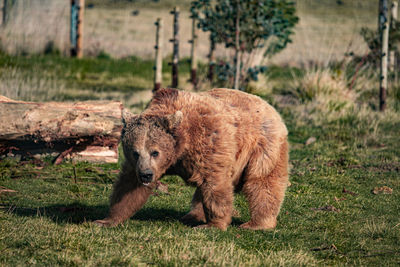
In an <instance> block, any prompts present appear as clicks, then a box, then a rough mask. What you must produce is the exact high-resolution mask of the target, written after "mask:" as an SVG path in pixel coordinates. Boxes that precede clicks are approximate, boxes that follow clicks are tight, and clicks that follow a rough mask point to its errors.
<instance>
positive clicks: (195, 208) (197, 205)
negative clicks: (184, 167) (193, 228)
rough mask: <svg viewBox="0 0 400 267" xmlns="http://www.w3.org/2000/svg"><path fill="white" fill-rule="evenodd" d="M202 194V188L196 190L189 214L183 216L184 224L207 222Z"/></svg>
mask: <svg viewBox="0 0 400 267" xmlns="http://www.w3.org/2000/svg"><path fill="white" fill-rule="evenodd" d="M202 199H203V198H202V196H201V192H200V189H199V188H197V189H196V192H194V195H193V199H192V207H191V210H190V212H189V213H188V214H186V215H185V216H183V217H182V218H181V221H182V222H183V223H184V224H189V225H190V224H193V223H198V222H203V223H205V222H206V217H205V215H204V208H203V202H202Z"/></svg>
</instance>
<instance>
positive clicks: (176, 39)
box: [170, 7, 179, 88]
mask: <svg viewBox="0 0 400 267" xmlns="http://www.w3.org/2000/svg"><path fill="white" fill-rule="evenodd" d="M171 14H172V15H174V25H173V29H174V36H173V39H171V40H170V42H172V43H173V55H172V85H171V86H172V87H173V88H177V87H178V64H179V7H175V8H174V10H172V11H171Z"/></svg>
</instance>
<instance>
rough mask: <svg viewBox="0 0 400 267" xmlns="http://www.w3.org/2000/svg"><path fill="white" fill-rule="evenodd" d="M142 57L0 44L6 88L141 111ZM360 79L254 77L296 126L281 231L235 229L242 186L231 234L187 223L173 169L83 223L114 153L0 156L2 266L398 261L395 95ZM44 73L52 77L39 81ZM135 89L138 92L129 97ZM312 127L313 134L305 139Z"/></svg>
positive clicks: (99, 201)
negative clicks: (72, 159) (23, 51)
mask: <svg viewBox="0 0 400 267" xmlns="http://www.w3.org/2000/svg"><path fill="white" fill-rule="evenodd" d="M150 69H151V62H149V61H146V60H141V59H138V58H130V59H124V60H114V59H108V58H91V59H83V60H76V59H68V58H63V57H60V56H56V55H48V56H17V57H15V56H8V55H5V54H1V55H0V73H1V75H0V78H1V81H2V82H1V86H3V88H2V90H3V91H1V94H4V90H6V89H7V88H8V89H10V90H11V89H12V88H16V87H17V86H20V87H18V88H20V95H19V96H17V97H16V98H20V99H21V98H24V99H26V100H30V98H33V99H34V100H84V99H96V98H102V99H103V98H105V99H120V100H122V101H124V103H125V105H126V106H128V107H129V108H131V109H134V110H135V109H136V110H137V111H138V110H141V109H143V107H144V104H145V103H146V100H145V99H144V98H142V97H139V96H137V95H138V93H139V92H146V90H144V88H147V87H151V79H152V72H151V70H150ZM39 70H40V71H39ZM186 70H187V68H186ZM13 73H14V74H13ZM363 79H364V78H362V77H361V76H360V78H359V79H357V84H356V85H355V87H354V88H355V89H354V92H353V94H351V93H349V92H347V91H346V90H347V83H346V82H348V79H347V78H346V76H345V75H341V74H339V72H338V71H335V70H330V69H327V70H317V71H314V72H307V71H304V70H301V69H295V68H281V67H271V68H270V69H269V70H268V73H267V76H266V78H265V80H266V81H265V83H266V84H264V86H260V87H257V88H256V87H255V88H254V89H253V93H255V94H258V95H260V96H262V97H263V98H265V99H267V100H268V101H269V102H270V103H272V104H273V105H274V106H275V107H277V109H278V110H279V111H280V112H281V114H282V116H283V118H284V120H285V121H286V123H287V126H288V129H289V133H290V134H289V140H290V144H291V151H290V164H291V175H290V181H291V186H290V187H288V191H287V194H286V199H285V202H284V204H283V207H282V210H281V213H280V215H279V219H278V220H279V223H278V226H277V228H276V229H275V230H272V231H248V230H240V229H239V228H238V225H239V224H240V223H242V222H245V221H247V220H248V219H249V212H248V209H247V205H246V202H245V199H244V197H243V196H242V195H240V194H239V195H237V196H236V199H235V207H236V209H237V210H238V211H239V213H240V215H239V216H238V217H236V218H234V220H233V223H232V226H230V227H229V228H228V230H227V231H226V232H221V231H219V230H216V229H202V230H199V229H193V228H191V227H189V226H186V225H183V224H181V223H180V222H179V218H180V217H181V216H183V215H184V214H185V213H186V212H187V211H188V210H189V207H190V200H191V195H192V194H193V188H190V187H187V186H185V185H184V183H183V181H182V180H181V179H180V178H179V177H175V176H169V177H166V178H165V179H164V180H163V183H165V184H167V186H168V192H167V193H166V192H165V190H164V191H162V192H161V191H160V192H155V194H154V196H152V197H151V199H150V200H149V202H148V203H147V204H146V205H145V207H144V208H143V209H142V210H141V211H139V212H138V213H137V214H136V215H135V216H134V217H133V218H132V219H131V220H129V221H128V222H126V223H125V224H123V225H121V226H119V227H117V228H112V229H104V228H98V227H97V226H95V225H93V224H92V223H91V221H93V220H95V219H99V218H103V217H104V216H105V215H106V214H107V210H108V197H109V194H110V192H111V187H112V183H113V181H114V180H115V179H116V178H117V175H118V169H119V164H105V165H101V164H100V165H94V164H87V163H75V164H73V163H68V162H67V163H63V164H61V165H59V166H54V165H53V164H52V163H51V159H45V160H33V161H32V160H30V161H29V160H25V159H12V158H3V159H1V160H0V186H1V187H0V265H2V266H21V265H41V266H42V265H49V266H53V265H69V266H70V265H74V266H75V265H80V266H81V265H85V266H98V265H123V266H125V265H161V266H181V265H193V266H197V265H207V266H221V265H222V266H231V265H235V266H257V265H258V266H261V265H262V266H298V265H300V266H320V265H340V266H341V265H363V266H364V265H369V266H376V265H383V266H395V265H398V264H400V261H399V259H400V250H399V247H400V218H399V214H400V205H399V197H400V164H399V162H400V160H399V155H400V135H399V134H398V133H399V131H400V113H399V110H400V108H399V105H398V103H399V102H400V101H399V100H400V93H399V90H398V89H396V90H397V91H396V90H392V91H391V92H390V94H389V101H388V111H387V112H385V113H383V114H380V113H379V112H377V111H376V105H374V103H375V102H377V98H376V95H377V93H376V92H375V91H376V88H377V87H376V86H377V84H376V82H374V80H373V79H372V80H371V79H367V78H365V79H367V80H366V81H364V82H362V81H363ZM5 82H9V84H10V87H7V88H6V87H5V86H4V83H5ZM343 84H344V85H343ZM48 85H53V87H54V88H53V89H52V90H49V91H45V88H48ZM60 85H62V90H61V91H57V88H58V86H60ZM29 88H30V89H29ZM27 90H28V91H29V90H31V95H29V94H27V95H25V96H24V95H23V94H24V93H26V91H27ZM38 92H42V94H38ZM12 93H15V92H9V94H12ZM46 93H47V94H46ZM135 95H136V97H138V98H140V99H141V101H142V102H139V103H141V104H138V103H136V104H134V102H130V101H131V100H130V99H132V98H134V97H135ZM367 96H368V97H367ZM129 103H131V104H129ZM310 137H314V138H315V140H316V141H315V142H314V143H311V144H308V145H305V143H306V142H307V140H310V139H309V138H310ZM7 190H13V191H15V192H13V191H7ZM374 191H375V193H376V194H375V193H374Z"/></svg>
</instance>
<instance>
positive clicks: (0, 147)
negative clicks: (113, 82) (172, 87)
mask: <svg viewBox="0 0 400 267" xmlns="http://www.w3.org/2000/svg"><path fill="white" fill-rule="evenodd" d="M122 111H123V106H122V104H121V102H118V101H85V102H76V103H68V102H48V103H36V102H23V101H15V100H11V99H9V98H6V97H4V96H0V118H1V120H0V155H7V154H8V155H18V154H19V155H22V156H24V157H26V156H37V155H43V154H51V155H53V156H54V155H56V156H57V159H56V160H55V163H56V164H58V163H60V162H62V160H63V159H64V158H71V159H73V160H77V161H89V162H117V161H118V143H119V139H120V135H121V129H122Z"/></svg>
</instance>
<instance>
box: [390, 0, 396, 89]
mask: <svg viewBox="0 0 400 267" xmlns="http://www.w3.org/2000/svg"><path fill="white" fill-rule="evenodd" d="M397 17H398V1H397V0H394V1H392V6H391V19H390V28H391V29H395V28H396V22H397ZM395 66H396V51H391V52H390V55H389V69H390V70H391V71H393V72H395V82H397V81H396V80H397V79H396V76H397V75H396V74H397V71H395Z"/></svg>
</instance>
